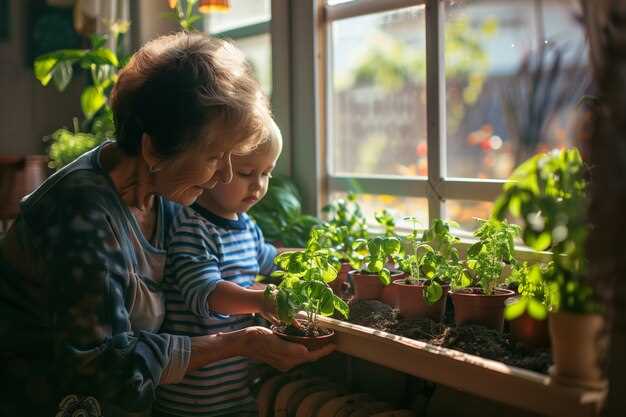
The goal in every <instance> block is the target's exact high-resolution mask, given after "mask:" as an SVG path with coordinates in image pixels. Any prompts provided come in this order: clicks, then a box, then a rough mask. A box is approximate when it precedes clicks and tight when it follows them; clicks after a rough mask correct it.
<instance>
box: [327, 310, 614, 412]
mask: <svg viewBox="0 0 626 417" xmlns="http://www.w3.org/2000/svg"><path fill="white" fill-rule="evenodd" d="M319 320H320V323H321V325H322V326H324V327H327V328H330V329H333V330H335V333H336V336H335V343H336V345H337V350H338V351H340V352H343V353H346V354H348V355H351V356H355V357H358V358H362V359H365V360H368V361H370V362H373V363H377V364H380V365H383V366H386V367H388V368H392V369H396V370H398V371H401V372H405V373H407V374H410V375H414V376H416V377H419V378H423V379H427V380H429V381H432V382H435V383H437V384H441V385H446V386H448V387H451V388H454V389H457V390H460V391H463V392H466V393H469V394H473V395H476V396H479V397H483V398H487V399H490V400H493V401H497V402H501V403H504V404H508V405H510V406H513V407H518V408H521V409H525V410H529V411H533V412H536V413H539V414H542V415H545V416H554V417H563V416H568V417H595V416H597V415H599V410H600V408H601V406H602V404H603V402H604V399H605V397H606V392H604V391H589V390H583V389H579V388H572V387H565V386H560V385H556V384H553V383H552V382H551V380H550V377H549V376H547V375H543V374H539V373H537V372H532V371H528V370H525V369H521V368H516V367H513V366H508V365H505V364H503V363H501V362H496V361H492V360H488V359H484V358H481V357H478V356H474V355H468V354H466V353H463V352H459V351H456V350H452V349H445V348H440V347H437V346H434V345H430V344H428V343H425V342H420V341H418V340H413V339H409V338H406V337H402V336H397V335H393V334H390V333H386V332H383V331H380V330H374V329H371V328H368V327H363V326H359V325H355V324H351V323H347V322H344V321H339V320H334V319H330V318H320V319H319Z"/></svg>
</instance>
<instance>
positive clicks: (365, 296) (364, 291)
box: [348, 271, 404, 301]
mask: <svg viewBox="0 0 626 417" xmlns="http://www.w3.org/2000/svg"><path fill="white" fill-rule="evenodd" d="M403 274H404V273H403V272H392V273H391V280H392V281H393V280H394V279H398V278H400V277H401V276H402V275H403ZM348 275H349V277H350V278H349V279H350V282H351V283H352V288H353V291H354V298H353V299H354V300H380V301H383V288H384V287H385V286H384V285H383V284H382V282H380V279H378V274H368V273H364V272H361V271H350V272H348ZM392 296H393V294H389V293H388V294H387V295H386V298H387V299H388V300H389V299H390V297H392Z"/></svg>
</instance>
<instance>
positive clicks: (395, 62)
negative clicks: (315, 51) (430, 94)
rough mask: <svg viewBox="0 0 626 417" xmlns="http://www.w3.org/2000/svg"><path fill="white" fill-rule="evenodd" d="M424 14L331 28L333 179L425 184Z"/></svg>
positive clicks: (395, 14)
mask: <svg viewBox="0 0 626 417" xmlns="http://www.w3.org/2000/svg"><path fill="white" fill-rule="evenodd" d="M424 26H425V23H424V8H423V7H421V6H418V7H409V8H404V9H399V10H395V11H391V12H385V13H377V14H373V15H367V16H360V17H355V18H350V19H345V20H340V21H337V22H334V23H332V25H331V30H332V36H331V38H332V41H331V47H332V53H331V54H330V59H331V61H332V64H331V74H330V77H331V78H330V85H331V91H330V94H329V101H330V103H329V107H328V109H329V111H328V117H329V126H330V146H329V157H330V166H329V169H330V171H331V173H350V174H354V173H358V174H386V175H402V176H425V175H426V174H427V165H426V93H425V76H426V55H425V38H424Z"/></svg>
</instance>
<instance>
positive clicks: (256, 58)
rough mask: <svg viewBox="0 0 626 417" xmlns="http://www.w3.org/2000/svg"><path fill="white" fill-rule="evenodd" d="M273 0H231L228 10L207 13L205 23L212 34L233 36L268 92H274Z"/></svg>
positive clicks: (269, 93)
mask: <svg viewBox="0 0 626 417" xmlns="http://www.w3.org/2000/svg"><path fill="white" fill-rule="evenodd" d="M270 20H271V2H270V0H257V1H253V2H251V1H249V0H230V9H229V10H228V11H227V12H225V13H211V14H208V15H205V18H204V27H205V29H206V30H207V31H208V32H209V33H210V34H212V35H214V36H218V37H222V38H226V39H230V40H232V41H233V43H234V44H235V45H237V47H238V48H239V49H241V50H242V51H243V52H244V53H245V54H246V56H247V57H248V59H249V61H250V64H251V65H252V68H253V70H254V73H255V76H256V78H257V79H258V80H259V82H260V83H261V86H262V87H263V90H264V91H265V93H266V94H268V95H271V92H272V45H271V37H270Z"/></svg>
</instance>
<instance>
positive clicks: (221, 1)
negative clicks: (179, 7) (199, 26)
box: [198, 0, 230, 14]
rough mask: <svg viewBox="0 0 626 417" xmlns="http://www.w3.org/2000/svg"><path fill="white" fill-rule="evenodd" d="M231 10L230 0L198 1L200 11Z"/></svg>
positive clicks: (221, 11)
mask: <svg viewBox="0 0 626 417" xmlns="http://www.w3.org/2000/svg"><path fill="white" fill-rule="evenodd" d="M229 10H230V2H229V1H228V0H200V2H199V3H198V11H199V12H200V13H205V14H208V13H216V12H218V13H224V12H227V11H229Z"/></svg>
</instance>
